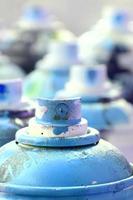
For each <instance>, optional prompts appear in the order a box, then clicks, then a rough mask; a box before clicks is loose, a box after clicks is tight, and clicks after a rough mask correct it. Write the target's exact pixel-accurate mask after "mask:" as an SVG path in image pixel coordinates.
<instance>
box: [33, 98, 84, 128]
mask: <svg viewBox="0 0 133 200" xmlns="http://www.w3.org/2000/svg"><path fill="white" fill-rule="evenodd" d="M35 118H36V121H37V122H38V123H40V124H43V125H52V126H54V125H58V126H70V125H75V124H77V123H79V122H80V121H81V104H80V98H72V99H67V100H65V99H53V100H51V99H37V107H36V114H35Z"/></svg>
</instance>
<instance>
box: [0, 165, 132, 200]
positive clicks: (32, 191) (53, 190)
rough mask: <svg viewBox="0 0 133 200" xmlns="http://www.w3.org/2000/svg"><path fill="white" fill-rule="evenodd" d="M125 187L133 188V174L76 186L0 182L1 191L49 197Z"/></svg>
mask: <svg viewBox="0 0 133 200" xmlns="http://www.w3.org/2000/svg"><path fill="white" fill-rule="evenodd" d="M131 166H132V168H133V164H131ZM125 189H132V190H133V175H132V176H130V177H128V178H126V179H122V180H119V181H114V182H110V183H104V184H99V185H88V186H75V187H33V186H25V185H13V184H6V183H0V193H6V194H8V193H10V194H14V195H21V194H23V195H28V196H47V197H49V196H50V197H58V196H60V197H65V196H66V197H67V196H69V197H70V196H80V195H81V196H83V195H96V194H103V193H112V192H113V193H114V192H120V191H122V190H125Z"/></svg>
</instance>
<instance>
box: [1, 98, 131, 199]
mask: <svg viewBox="0 0 133 200" xmlns="http://www.w3.org/2000/svg"><path fill="white" fill-rule="evenodd" d="M58 103H59V107H60V108H61V110H63V112H62V111H61V110H60V109H59V110H60V111H61V112H59V114H60V113H63V114H61V115H60V118H56V125H57V124H58V126H59V124H60V125H61V126H62V125H63V126H64V122H63V123H62V119H63V120H64V114H65V115H66V107H67V116H68V117H67V119H66V120H68V118H71V117H72V118H76V109H75V107H76V105H77V108H78V115H79V116H80V119H81V114H80V113H81V112H80V109H79V104H80V99H69V100H65V106H64V100H58ZM62 103H63V107H62V106H60V105H61V104H62ZM38 104H40V99H39V100H38ZM41 106H42V108H43V109H42V108H40V107H41ZM41 106H40V105H39V108H38V109H39V110H40V113H41V115H40V116H41V117H40V119H41V122H42V123H43V125H45V126H44V134H43V135H42V134H41V132H40V133H39V131H38V130H37V129H36V130H37V133H36V136H35V135H33V131H32V130H31V129H30V130H29V129H28V127H27V128H24V129H21V130H20V131H18V132H17V135H16V141H12V142H10V143H8V144H6V145H5V146H3V147H2V148H0V198H1V199H3V200H13V199H17V200H19V199H25V200H32V199H39V200H42V199H45V200H54V199H61V200H102V199H103V198H104V199H109V200H132V198H133V167H132V165H131V164H129V163H128V162H127V160H126V159H125V158H124V156H123V155H122V154H121V153H120V151H119V150H118V149H116V148H115V147H114V146H112V145H111V144H109V143H108V142H105V141H104V140H100V137H99V132H98V131H97V130H95V129H92V128H86V129H87V130H86V131H87V132H81V133H80V135H78V134H76V131H75V135H73V134H72V132H70V133H69V134H70V135H65V134H64V135H62V133H60V134H59V135H58V136H57V135H56V134H55V133H54V131H53V129H52V124H53V126H54V125H55V122H54V123H53V110H56V109H55V108H56V107H57V100H55V101H54V100H48V99H47V100H43V99H41ZM44 108H47V109H44ZM53 108H54V109H53ZM62 108H63V109H62ZM42 110H43V111H42ZM46 113H47V114H46ZM45 114H46V116H48V118H49V119H50V120H51V123H49V124H47V120H46V119H45V117H44V116H45ZM37 116H38V115H37ZM78 118H79V117H78ZM37 123H38V122H37ZM77 123H79V124H80V122H75V125H76V124H77ZM86 123H87V122H86ZM38 124H40V125H41V123H38ZM33 125H34V124H33ZM65 125H66V124H65ZM67 125H68V126H71V124H69V123H68V124H67ZM75 125H74V126H75ZM47 128H49V129H50V130H51V134H53V135H54V136H56V137H51V136H48V135H47ZM81 128H83V126H82V124H81ZM77 130H78V129H77ZM64 133H66V132H64ZM60 135H62V136H61V137H59V136H60ZM83 138H84V140H83ZM40 142H41V143H40ZM78 142H80V144H78ZM66 144H67V145H66ZM49 145H50V146H49ZM60 145H61V146H60ZM20 158H21V159H20Z"/></svg>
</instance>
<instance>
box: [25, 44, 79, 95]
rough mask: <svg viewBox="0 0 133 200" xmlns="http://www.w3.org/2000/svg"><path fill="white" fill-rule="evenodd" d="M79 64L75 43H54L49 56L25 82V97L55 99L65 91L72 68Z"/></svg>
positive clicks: (39, 63)
mask: <svg viewBox="0 0 133 200" xmlns="http://www.w3.org/2000/svg"><path fill="white" fill-rule="evenodd" d="M77 62H78V61H77V45H76V43H75V42H74V41H69V42H68V41H56V42H53V43H52V44H51V47H50V51H49V54H48V55H47V56H46V57H44V59H42V60H41V61H39V62H38V64H37V68H36V70H34V71H33V72H32V73H31V74H29V75H28V77H27V79H26V80H25V83H24V93H25V95H26V96H28V97H31V98H33V97H38V96H39V97H46V98H53V97H54V96H55V93H56V92H57V91H59V90H61V89H63V87H64V85H65V83H66V82H67V81H68V79H69V70H70V67H71V66H72V65H73V64H75V63H77Z"/></svg>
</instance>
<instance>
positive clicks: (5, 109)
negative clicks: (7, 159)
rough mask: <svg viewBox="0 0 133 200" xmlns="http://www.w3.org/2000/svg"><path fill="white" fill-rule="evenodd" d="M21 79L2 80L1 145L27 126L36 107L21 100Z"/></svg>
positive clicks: (0, 106)
mask: <svg viewBox="0 0 133 200" xmlns="http://www.w3.org/2000/svg"><path fill="white" fill-rule="evenodd" d="M21 87H22V85H21V81H20V80H12V81H1V82H0V146H2V145H4V144H6V143H8V142H10V141H11V140H14V139H15V133H16V131H17V130H19V129H20V128H22V127H25V126H27V124H28V121H29V119H30V118H31V117H33V116H34V108H33V107H32V106H30V104H29V103H28V102H23V101H21V95H22V89H21Z"/></svg>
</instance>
